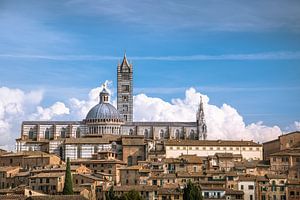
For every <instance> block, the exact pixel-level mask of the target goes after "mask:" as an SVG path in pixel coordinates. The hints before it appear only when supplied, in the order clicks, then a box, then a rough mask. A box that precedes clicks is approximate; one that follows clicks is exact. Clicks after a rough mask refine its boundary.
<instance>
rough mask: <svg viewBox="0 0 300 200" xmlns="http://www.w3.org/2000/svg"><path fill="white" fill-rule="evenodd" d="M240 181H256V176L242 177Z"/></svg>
mask: <svg viewBox="0 0 300 200" xmlns="http://www.w3.org/2000/svg"><path fill="white" fill-rule="evenodd" d="M239 181H256V176H253V175H249V174H247V175H240V176H239Z"/></svg>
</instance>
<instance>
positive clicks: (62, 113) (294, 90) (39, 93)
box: [0, 0, 300, 148]
mask: <svg viewBox="0 0 300 200" xmlns="http://www.w3.org/2000/svg"><path fill="white" fill-rule="evenodd" d="M125 52H126V55H127V58H128V59H129V60H130V62H132V64H133V67H134V95H135V103H134V104H135V111H134V113H135V120H138V121H140V120H151V121H163V120H165V121H190V120H194V116H195V114H194V112H196V110H197V104H198V103H199V96H200V95H202V96H204V97H205V98H204V99H205V104H206V111H207V114H206V117H207V123H208V124H209V125H210V128H209V129H208V130H209V131H211V138H212V139H214V138H221V139H222V138H223V139H224V138H225V139H226V138H230V135H232V132H233V131H234V132H239V134H240V135H239V137H243V136H245V135H247V137H248V138H250V139H254V140H257V141H265V140H267V139H272V138H275V137H277V136H278V135H279V134H282V133H285V132H288V131H293V130H298V129H299V128H300V122H299V121H300V112H299V111H300V104H299V101H300V78H299V77H300V66H299V65H300V1H297V0H282V1H279V0H263V1H261V0H260V1H256V0H254V1H240V0H227V1H219V0H190V1H182V0H165V1H156V0H144V1H135V0H130V1H129V0H116V1H109V0H62V1H50V0H45V1H39V0H27V1H21V0H0V137H1V141H2V142H0V146H4V147H7V148H11V146H12V145H13V144H14V139H15V138H17V137H19V136H20V127H21V122H22V121H23V120H82V119H83V118H84V116H85V114H86V112H87V111H88V110H89V109H90V108H91V107H92V106H93V105H94V104H95V103H97V101H98V100H97V96H98V93H99V90H100V85H101V84H102V83H103V82H105V81H108V83H109V84H108V85H109V87H110V89H111V92H112V103H115V102H114V101H115V97H116V92H115V91H116V68H117V64H118V62H120V60H121V59H122V57H123V55H124V53H125ZM4 138H5V139H4ZM5 145H6V146H5ZM7 145H9V147H8V146H7Z"/></svg>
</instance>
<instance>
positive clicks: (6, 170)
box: [0, 166, 20, 172]
mask: <svg viewBox="0 0 300 200" xmlns="http://www.w3.org/2000/svg"><path fill="white" fill-rule="evenodd" d="M15 169H20V167H12V166H5V167H0V172H8V171H11V170H15Z"/></svg>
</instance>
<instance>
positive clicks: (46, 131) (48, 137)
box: [45, 128, 50, 140]
mask: <svg viewBox="0 0 300 200" xmlns="http://www.w3.org/2000/svg"><path fill="white" fill-rule="evenodd" d="M45 139H47V140H49V139H50V131H49V128H46V130H45Z"/></svg>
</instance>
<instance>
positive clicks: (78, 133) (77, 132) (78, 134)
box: [76, 128, 80, 138]
mask: <svg viewBox="0 0 300 200" xmlns="http://www.w3.org/2000/svg"><path fill="white" fill-rule="evenodd" d="M76 138H80V128H77V129H76Z"/></svg>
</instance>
